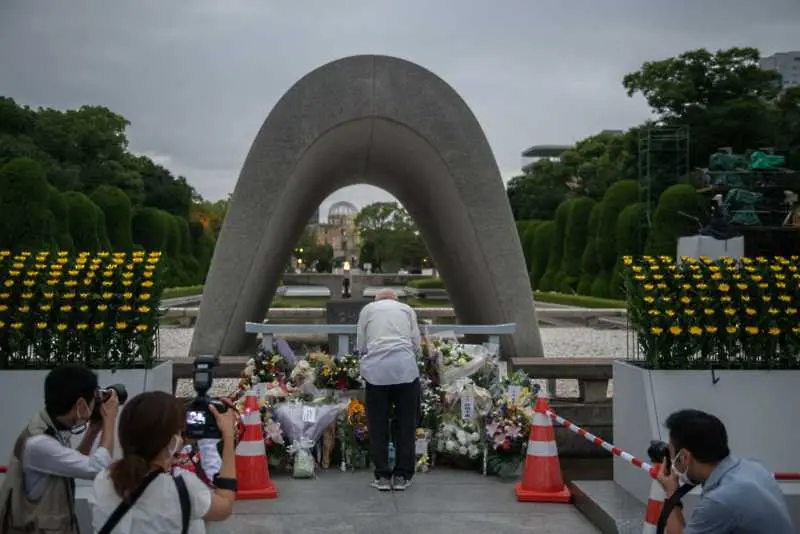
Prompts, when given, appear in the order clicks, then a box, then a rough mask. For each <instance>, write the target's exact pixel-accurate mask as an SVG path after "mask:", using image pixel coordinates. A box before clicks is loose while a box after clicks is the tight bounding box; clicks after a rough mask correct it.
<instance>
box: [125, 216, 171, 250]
mask: <svg viewBox="0 0 800 534" xmlns="http://www.w3.org/2000/svg"><path fill="white" fill-rule="evenodd" d="M169 217H171V216H170V215H169V214H168V213H167V212H165V211H161V210H159V209H156V208H142V209H140V210H139V211H137V212H136V213H135V214H134V216H133V241H134V243H136V244H137V245H140V246H142V247H143V248H144V249H145V250H164V251H167V253H169V250H168V249H167V240H168V239H169V231H170V230H169Z"/></svg>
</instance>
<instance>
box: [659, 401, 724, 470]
mask: <svg viewBox="0 0 800 534" xmlns="http://www.w3.org/2000/svg"><path fill="white" fill-rule="evenodd" d="M664 426H666V427H667V429H668V430H669V439H670V441H672V443H673V445H674V446H675V449H676V451H677V450H678V449H686V450H687V451H689V452H690V453H692V456H694V458H696V459H697V461H698V462H702V463H704V464H716V463H719V462H721V461H722V460H724V459H725V458H727V457H728V456H729V455H730V453H731V451H730V449H729V448H728V432H727V431H726V430H725V425H724V424H722V421H720V420H719V418H718V417H716V416H713V415H711V414H710V413H706V412H701V411H700V410H680V411H678V412H675V413H673V414H672V415H670V416H669V417H667V420H666V422H665V423H664Z"/></svg>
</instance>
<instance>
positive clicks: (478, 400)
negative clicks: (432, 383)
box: [442, 378, 493, 422]
mask: <svg viewBox="0 0 800 534" xmlns="http://www.w3.org/2000/svg"><path fill="white" fill-rule="evenodd" d="M442 393H443V394H444V395H443V401H442V407H443V411H444V413H445V415H446V416H448V415H449V416H453V417H461V418H462V419H465V420H468V421H472V422H478V421H481V420H483V418H484V416H486V414H487V413H489V410H491V409H492V404H493V401H492V396H491V395H490V394H489V392H488V391H487V390H485V389H483V388H481V387H478V386H476V385H475V384H474V383H473V382H472V380H470V379H469V378H461V379H459V380H457V381H456V382H454V383H453V384H448V385H446V386H442Z"/></svg>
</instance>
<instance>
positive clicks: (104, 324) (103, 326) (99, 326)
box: [94, 323, 106, 330]
mask: <svg viewBox="0 0 800 534" xmlns="http://www.w3.org/2000/svg"><path fill="white" fill-rule="evenodd" d="M105 326H106V323H95V324H94V329H95V330H102V329H103V328H105Z"/></svg>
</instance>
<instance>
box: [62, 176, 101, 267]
mask: <svg viewBox="0 0 800 534" xmlns="http://www.w3.org/2000/svg"><path fill="white" fill-rule="evenodd" d="M64 198H65V200H66V202H67V211H68V213H69V233H70V235H72V241H73V242H74V243H75V248H76V249H77V250H79V251H81V252H98V251H99V250H100V233H99V231H98V229H99V225H100V220H99V219H100V217H99V213H100V210H99V208H98V207H97V206H95V205H94V203H93V202H92V201H91V200H90V199H89V197H87V196H86V195H84V194H83V193H78V192H76V191H69V192H67V193H64Z"/></svg>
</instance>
